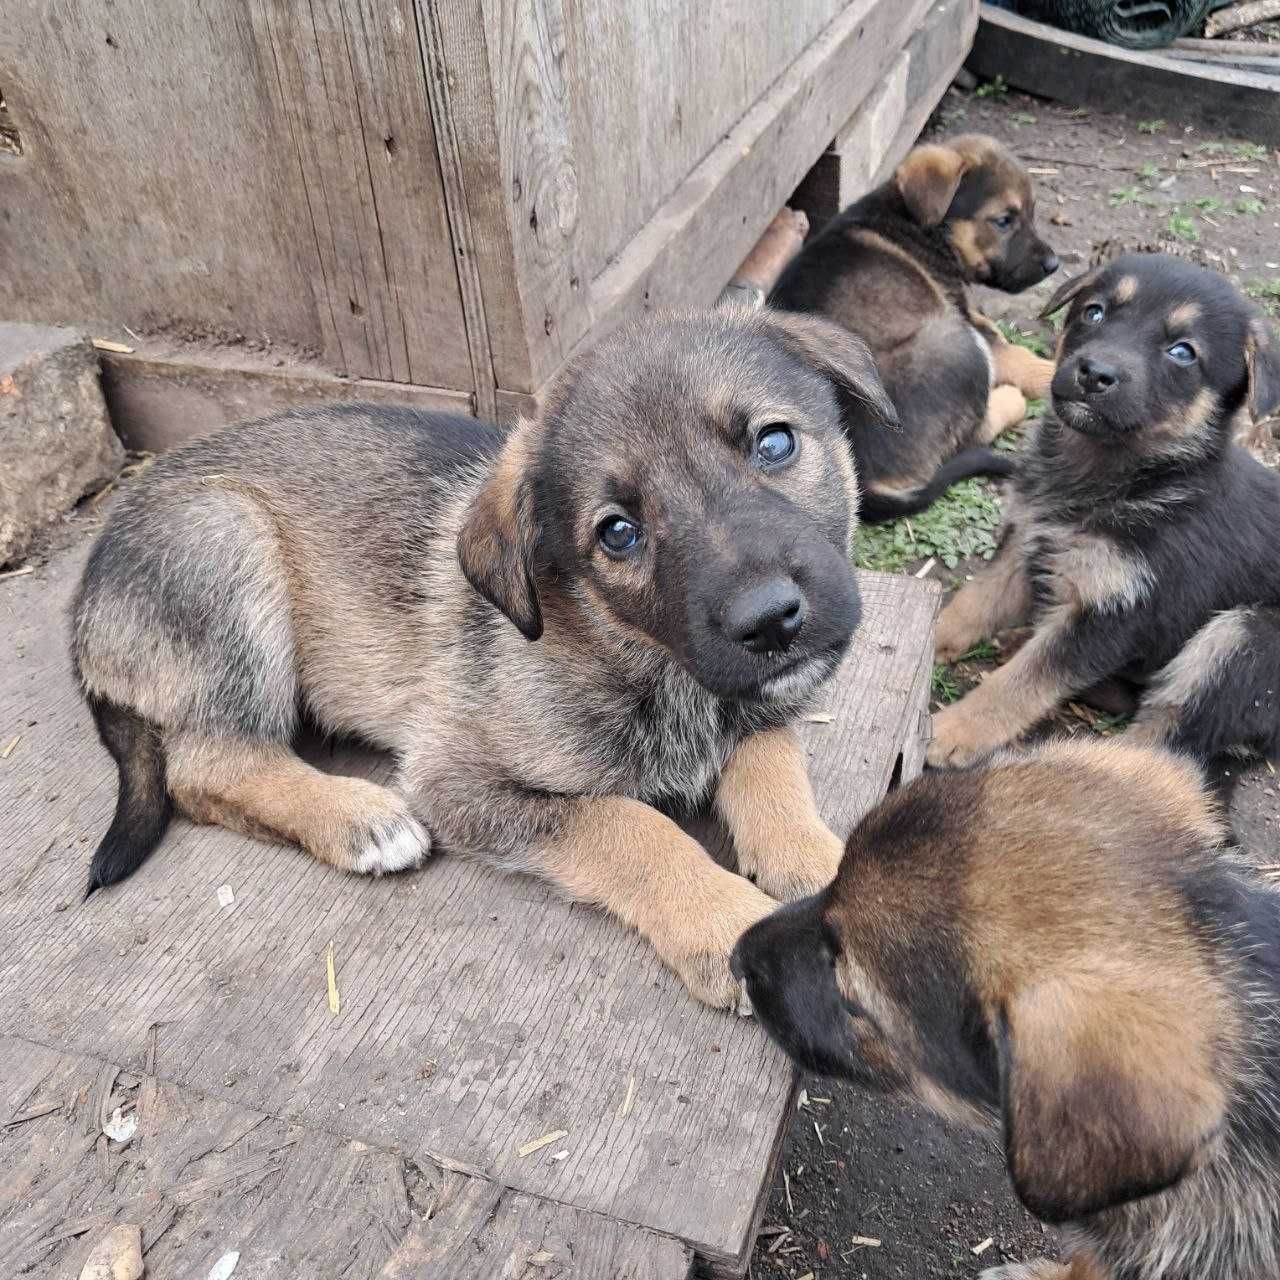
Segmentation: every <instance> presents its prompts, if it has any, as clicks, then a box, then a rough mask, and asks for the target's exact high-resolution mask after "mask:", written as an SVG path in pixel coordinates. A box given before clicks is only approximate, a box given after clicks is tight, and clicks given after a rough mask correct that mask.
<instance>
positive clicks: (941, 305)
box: [769, 136, 1058, 521]
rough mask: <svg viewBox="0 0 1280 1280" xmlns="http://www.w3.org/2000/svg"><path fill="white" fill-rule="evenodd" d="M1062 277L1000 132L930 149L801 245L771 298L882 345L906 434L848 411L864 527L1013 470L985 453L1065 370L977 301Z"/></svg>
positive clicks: (885, 373) (879, 361)
mask: <svg viewBox="0 0 1280 1280" xmlns="http://www.w3.org/2000/svg"><path fill="white" fill-rule="evenodd" d="M1057 269H1058V259H1057V258H1056V257H1055V256H1054V253H1053V250H1052V249H1050V247H1049V246H1048V245H1047V244H1046V243H1045V242H1044V241H1043V240H1042V239H1041V238H1040V237H1039V236H1038V235H1037V234H1036V229H1035V193H1034V192H1033V191H1032V188H1031V181H1030V179H1029V178H1028V177H1027V174H1026V171H1025V170H1024V169H1023V168H1022V167H1021V166H1020V165H1019V164H1018V162H1017V161H1016V160H1015V159H1014V157H1013V156H1011V155H1010V154H1009V152H1008V151H1006V150H1005V149H1004V148H1003V147H1002V146H1000V144H999V143H998V142H996V140H995V139H994V138H987V137H981V136H966V137H959V138H952V139H951V140H950V141H948V142H946V143H942V144H929V145H926V146H921V147H916V149H915V150H914V151H912V152H911V154H910V155H908V156H907V158H906V159H905V160H904V161H903V162H902V164H901V165H900V166H899V167H898V171H897V172H896V173H895V174H894V176H893V178H892V179H891V180H890V181H889V182H886V183H885V184H884V185H883V186H881V187H877V188H876V189H875V190H874V191H872V192H870V193H869V194H867V195H865V196H863V198H862V199H861V200H859V201H858V202H857V203H856V204H853V205H850V206H849V208H847V209H846V210H844V212H843V213H841V214H839V215H838V216H837V217H835V218H833V219H832V221H831V222H829V223H828V224H827V225H826V227H824V228H823V230H822V231H821V232H820V233H819V234H818V235H817V236H816V237H815V238H814V239H813V240H812V241H811V242H810V243H809V244H808V245H807V246H806V247H805V248H804V249H803V250H802V251H801V253H800V255H799V256H798V257H797V258H795V259H794V260H793V261H792V263H791V265H790V266H789V267H788V268H787V270H786V271H785V272H783V274H782V277H781V278H780V280H779V281H778V284H777V286H776V287H775V288H774V290H773V293H772V294H771V295H770V299H769V301H770V304H771V305H772V306H774V307H776V308H778V309H779V310H783V311H810V312H818V313H820V314H822V315H824V316H827V317H828V318H829V319H832V320H835V321H837V322H838V323H839V324H842V325H843V326H844V327H845V328H846V329H850V330H852V331H853V332H854V333H856V334H858V335H859V337H861V338H862V339H863V341H864V342H866V343H867V345H868V346H869V347H870V348H871V352H872V354H873V355H874V356H875V360H876V366H877V368H878V369H879V370H880V376H881V378H882V379H883V380H884V384H885V387H886V388H887V390H888V392H889V394H890V396H891V397H892V399H893V402H894V404H895V406H896V407H897V409H898V415H899V417H900V418H901V419H902V422H903V424H904V427H905V430H903V431H901V432H892V433H891V432H884V431H874V430H871V431H868V430H865V429H863V427H862V426H861V415H859V414H858V413H856V412H852V413H850V414H849V415H848V422H847V425H846V430H847V431H848V434H849V438H850V441H851V443H852V445H853V452H854V457H855V459H856V461H857V466H858V477H859V482H860V484H861V486H862V490H863V496H862V518H863V520H870V521H875V520H891V519H894V518H896V517H898V516H904V515H912V514H914V513H915V512H917V511H923V510H924V509H925V507H927V506H928V505H929V504H930V503H931V502H933V501H934V500H935V499H936V498H937V497H938V496H939V495H940V494H942V493H943V492H944V490H946V489H947V487H948V486H949V485H952V484H954V483H955V482H956V481H957V480H960V479H963V478H964V477H965V476H971V475H1008V474H1009V472H1010V470H1011V464H1010V461H1009V459H1008V458H1007V457H1005V456H1003V455H1001V454H998V453H996V452H994V451H993V450H991V449H988V448H985V447H982V446H985V445H988V444H990V443H991V441H992V440H994V439H995V438H996V436H998V435H999V434H1000V432H1002V431H1003V430H1004V429H1005V428H1006V427H1010V426H1012V425H1014V424H1015V423H1017V422H1020V421H1021V420H1022V418H1023V415H1024V414H1025V413H1026V401H1025V400H1024V399H1023V396H1024V394H1025V395H1029V396H1043V395H1045V394H1046V392H1047V387H1048V384H1049V379H1050V378H1051V377H1052V376H1053V365H1052V364H1051V363H1050V362H1049V361H1047V360H1042V359H1040V358H1039V357H1037V356H1034V355H1032V354H1031V352H1029V351H1026V350H1024V349H1023V348H1022V347H1019V346H1014V345H1012V344H1010V343H1007V342H1005V341H1004V339H1003V338H1002V337H1001V335H1000V331H999V330H998V329H997V328H996V327H995V325H993V324H992V323H991V321H989V320H987V319H986V318H985V317H984V316H982V315H980V314H979V313H978V311H977V310H976V308H974V307H973V306H972V305H971V304H970V302H969V300H968V297H967V295H966V287H967V286H968V285H969V284H972V283H975V282H978V283H982V284H987V285H992V286H994V287H995V288H997V289H1003V290H1005V291H1006V292H1008V293H1018V292H1020V291H1021V290H1023V289H1027V288H1029V287H1030V286H1031V285H1034V284H1038V283H1039V282H1040V281H1041V280H1043V279H1044V278H1045V277H1046V276H1048V275H1051V274H1052V273H1053V272H1054V271H1056V270H1057Z"/></svg>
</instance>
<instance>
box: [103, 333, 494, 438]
mask: <svg viewBox="0 0 1280 1280" xmlns="http://www.w3.org/2000/svg"><path fill="white" fill-rule="evenodd" d="M213 356H214V353H207V354H203V355H202V356H201V357H199V358H194V357H192V356H188V355H185V354H178V355H160V354H155V355H148V354H142V353H141V352H139V353H138V354H136V355H110V354H105V353H104V354H103V356H102V388H103V392H104V394H105V395H106V398H107V407H108V409H109V410H110V412H111V423H112V426H114V427H115V429H116V431H117V432H118V433H119V435H120V438H121V439H122V440H123V441H124V442H125V444H126V445H128V446H129V448H131V449H145V450H148V451H150V452H152V453H163V452H165V451H166V450H168V449H176V448H177V447H178V446H179V445H183V444H186V443H188V442H189V441H191V440H194V439H195V438H196V437H197V436H202V435H206V434H207V433H208V432H210V431H216V430H218V428H219V427H225V426H226V425H227V424H228V423H230V422H239V421H241V420H243V419H246V418H257V417H261V416H263V415H264V414H268V413H277V412H279V411H280V410H282V409H292V408H301V407H305V406H307V405H331V404H350V403H351V402H352V401H356V400H365V401H373V402H374V403H376V404H409V405H414V406H416V407H418V408H421V409H440V410H445V411H448V412H451V413H471V412H472V411H473V409H474V405H473V403H472V398H471V396H470V395H469V394H468V393H467V392H465V391H452V390H450V389H448V388H446V387H420V386H416V385H414V384H412V383H406V382H379V381H375V380H373V379H369V378H335V377H334V376H333V374H331V373H329V372H327V371H326V370H325V369H322V368H319V367H318V366H314V365H313V366H303V367H301V368H300V367H298V366H297V365H292V366H290V367H289V368H288V369H287V370H281V369H276V368H273V367H270V366H269V365H267V363H266V362H264V361H253V358H252V356H251V355H248V354H240V353H233V354H231V355H229V356H228V355H226V354H225V353H224V354H223V358H222V359H221V360H218V361H216V362H215V360H214V358H213ZM251 361H252V363H251Z"/></svg>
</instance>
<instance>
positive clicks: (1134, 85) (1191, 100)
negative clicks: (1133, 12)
mask: <svg viewBox="0 0 1280 1280" xmlns="http://www.w3.org/2000/svg"><path fill="white" fill-rule="evenodd" d="M981 13H982V20H981V22H980V23H979V25H978V32H977V36H976V37H975V39H974V45H973V52H972V53H971V54H970V56H969V61H968V63H967V64H966V65H967V66H968V67H969V69H970V70H971V71H972V72H973V73H974V74H975V75H977V76H981V77H983V78H986V79H990V78H991V77H993V76H995V75H997V74H998V75H1003V76H1004V77H1005V79H1006V80H1007V81H1008V82H1009V84H1011V85H1013V86H1014V87H1015V88H1018V89H1026V90H1029V91H1030V92H1032V93H1036V94H1038V95H1040V96H1041V97H1045V98H1052V99H1054V100H1056V101H1059V102H1069V103H1072V104H1076V105H1083V106H1094V105H1096V104H1097V103H1099V102H1105V103H1106V104H1107V108H1108V110H1111V111H1121V112H1129V113H1134V114H1136V115H1138V116H1140V117H1143V118H1147V117H1151V116H1167V117H1168V118H1169V119H1170V120H1171V121H1177V122H1179V123H1181V122H1183V121H1195V122H1196V123H1198V124H1200V125H1202V126H1204V127H1205V128H1206V129H1210V130H1212V131H1214V132H1220V133H1227V134H1232V135H1235V136H1238V137H1242V138H1252V139H1253V140H1254V141H1255V142H1263V143H1269V144H1271V145H1277V144H1280V89H1278V88H1277V85H1276V80H1275V78H1274V77H1273V76H1269V75H1265V74H1262V73H1258V72H1251V71H1235V70H1232V69H1231V68H1230V67H1218V66H1213V67H1200V66H1197V65H1196V64H1194V63H1191V62H1188V61H1186V60H1185V59H1177V58H1168V57H1164V56H1162V55H1161V54H1159V53H1144V52H1139V51H1137V50H1133V49H1120V48H1117V47H1116V46H1114V45H1109V44H1107V43H1105V42H1104V41H1102V40H1091V39H1089V38H1088V37H1087V36H1077V35H1072V34H1071V33H1069V32H1066V31H1059V30H1058V29H1057V28H1056V27H1049V26H1046V25H1045V24H1044V23H1041V22H1033V21H1032V20H1031V19H1030V18H1023V17H1020V16H1019V15H1017V14H1015V13H1008V12H1006V11H1005V10H1003V9H996V8H994V7H993V6H991V5H989V4H984V5H982V9H981Z"/></svg>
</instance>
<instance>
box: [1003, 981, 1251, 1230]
mask: <svg viewBox="0 0 1280 1280" xmlns="http://www.w3.org/2000/svg"><path fill="white" fill-rule="evenodd" d="M1113 968H1114V967H1113ZM1188 985H1189V986H1190V987H1191V988H1192V989H1191V990H1188V991H1181V990H1178V989H1176V988H1175V986H1174V980H1173V978H1172V977H1170V976H1167V975H1150V978H1149V980H1148V981H1147V982H1145V983H1133V982H1128V983H1126V979H1125V977H1124V976H1123V975H1119V974H1117V973H1116V972H1114V971H1113V972H1110V973H1105V974H1104V973H1098V974H1095V975H1094V976H1093V977H1092V978H1090V979H1089V980H1087V981H1086V980H1081V979H1075V980H1073V979H1071V978H1067V977H1055V978H1052V979H1048V980H1046V981H1044V982H1042V983H1039V984H1037V985H1036V986H1034V987H1033V988H1032V989H1030V990H1027V991H1025V992H1023V993H1022V994H1020V995H1018V996H1017V997H1015V998H1014V999H1013V1000H1012V1001H1011V1002H1010V1003H1009V1005H1008V1007H1007V1009H1006V1011H1005V1014H1004V1020H1003V1025H1002V1028H1001V1029H1002V1033H1003V1034H1002V1037H1001V1045H1000V1050H1001V1069H1002V1070H1001V1075H1002V1087H1003V1092H1004V1126H1005V1157H1006V1160H1007V1162H1008V1166H1009V1174H1010V1177H1011V1178H1012V1179H1013V1185H1014V1189H1015V1190H1016V1191H1017V1193H1018V1195H1019V1197H1020V1198H1021V1200H1022V1202H1023V1203H1024V1204H1025V1205H1026V1206H1027V1208H1028V1209H1030V1210H1031V1212H1032V1213H1034V1214H1035V1215H1036V1216H1037V1217H1039V1218H1042V1219H1044V1220H1045V1221H1046V1222H1054V1223H1058V1222H1067V1221H1070V1220H1072V1219H1077V1218H1081V1217H1083V1216H1085V1215H1087V1214H1090V1213H1096V1212H1098V1211H1099V1210H1102V1209H1107V1208H1110V1207H1112V1206H1114V1205H1118V1204H1123V1203H1125V1202H1126V1201H1128V1200H1134V1199H1137V1198H1138V1197H1140V1196H1145V1195H1151V1194H1153V1193H1155V1192H1157V1191H1162V1190H1164V1189H1165V1188H1166V1187H1170V1186H1172V1185H1173V1184H1174V1183H1176V1182H1178V1181H1179V1180H1180V1179H1181V1178H1183V1177H1184V1176H1185V1175H1186V1174H1188V1173H1190V1172H1192V1171H1193V1170H1194V1169H1196V1168H1197V1167H1198V1166H1199V1164H1200V1163H1201V1161H1202V1160H1203V1159H1204V1157H1205V1155H1206V1154H1207V1153H1208V1151H1209V1149H1210V1147H1211V1144H1212V1142H1213V1140H1214V1138H1215V1136H1216V1135H1217V1133H1218V1130H1219V1128H1220V1127H1221V1125H1222V1122H1223V1119H1224V1116H1225V1112H1226V1094H1225V1091H1224V1089H1223V1087H1222V1084H1221V1083H1220V1081H1219V1080H1218V1078H1217V1075H1216V1073H1215V1071H1214V1068H1213V1051H1212V1047H1211V1044H1210V1032H1209V1031H1208V1030H1207V1029H1206V1026H1205V1023H1206V1021H1209V1020H1210V1019H1208V1018H1207V1017H1206V1014H1207V1013H1208V1011H1207V1010H1206V1009H1204V1008H1199V1007H1197V1001H1196V998H1195V984H1194V983H1190V984H1188Z"/></svg>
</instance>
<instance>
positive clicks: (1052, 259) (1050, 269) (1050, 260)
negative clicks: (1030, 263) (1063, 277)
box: [1040, 253, 1058, 276]
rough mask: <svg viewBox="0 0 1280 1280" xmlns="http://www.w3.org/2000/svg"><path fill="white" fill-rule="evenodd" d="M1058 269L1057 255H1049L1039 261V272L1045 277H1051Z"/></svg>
mask: <svg viewBox="0 0 1280 1280" xmlns="http://www.w3.org/2000/svg"><path fill="white" fill-rule="evenodd" d="M1057 269H1058V255H1057V254H1056V253H1051V254H1049V255H1048V256H1047V257H1044V258H1041V259H1040V270H1041V271H1043V272H1044V273H1045V275H1047V276H1051V275H1053V273H1054V272H1055V271H1057Z"/></svg>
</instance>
